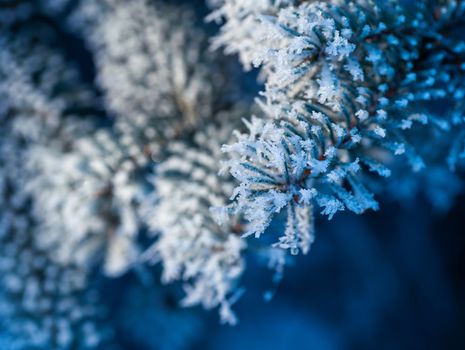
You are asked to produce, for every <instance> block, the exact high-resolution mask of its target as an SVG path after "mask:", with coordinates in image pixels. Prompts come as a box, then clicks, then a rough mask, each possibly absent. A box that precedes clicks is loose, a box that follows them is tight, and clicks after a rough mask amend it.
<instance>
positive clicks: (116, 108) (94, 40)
mask: <svg viewBox="0 0 465 350" xmlns="http://www.w3.org/2000/svg"><path fill="white" fill-rule="evenodd" d="M70 25H71V26H72V27H73V28H76V29H77V30H78V31H82V32H83V33H84V34H85V39H86V43H87V45H88V46H89V48H90V50H91V51H92V52H93V54H94V57H95V62H96V65H97V83H98V85H99V86H100V87H101V89H102V90H103V92H104V101H105V104H106V106H107V107H108V110H109V111H111V112H112V113H113V114H114V115H115V122H116V128H117V129H118V130H119V131H120V132H121V133H122V141H123V142H124V143H126V144H127V145H128V146H129V147H130V148H131V151H133V152H139V153H145V154H146V153H154V152H155V153H158V152H159V151H160V148H161V145H160V143H161V142H162V141H166V140H169V139H171V138H174V137H178V136H179V135H182V133H183V132H185V131H186V130H188V129H195V127H197V126H198V125H200V123H201V122H202V121H203V120H204V119H205V117H206V116H209V115H211V112H212V110H215V109H218V107H219V105H220V104H221V103H224V101H225V100H227V95H228V93H229V92H228V89H229V88H230V85H231V81H232V80H233V79H231V77H227V78H228V80H226V75H225V74H222V70H225V71H226V70H227V67H226V66H225V65H223V64H221V63H220V62H219V60H218V58H219V55H217V54H214V53H212V52H209V50H208V42H207V38H206V35H205V33H204V32H203V31H202V30H200V29H198V28H197V25H196V23H195V20H194V18H193V14H192V13H191V11H189V10H187V9H181V10H180V9H175V8H174V7H169V6H166V5H163V4H160V3H150V2H148V1H145V0H131V1H129V2H128V1H124V0H104V1H83V2H81V4H80V6H79V8H78V9H77V11H76V13H75V14H73V16H72V17H71V20H70Z"/></svg>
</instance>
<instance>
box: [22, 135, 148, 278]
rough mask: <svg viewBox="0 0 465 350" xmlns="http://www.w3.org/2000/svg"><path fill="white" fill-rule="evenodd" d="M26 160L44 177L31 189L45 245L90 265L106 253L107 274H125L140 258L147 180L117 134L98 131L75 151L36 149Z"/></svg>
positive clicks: (69, 259) (78, 143)
mask: <svg viewBox="0 0 465 350" xmlns="http://www.w3.org/2000/svg"><path fill="white" fill-rule="evenodd" d="M27 157H28V158H27V164H28V167H29V168H30V171H31V172H36V173H37V174H39V176H37V177H35V178H33V179H31V180H30V181H29V182H28V183H27V185H26V186H27V189H28V191H29V192H30V193H31V194H32V195H33V196H34V198H35V199H36V203H37V205H35V206H34V212H35V214H36V216H37V217H38V218H41V221H40V222H39V223H40V231H41V233H40V234H39V236H38V240H39V242H40V244H41V245H43V246H45V247H54V248H53V249H54V250H55V254H54V257H55V258H56V259H57V261H60V262H64V263H69V262H74V263H77V264H79V265H87V266H90V265H91V263H95V261H96V259H97V258H98V257H101V256H102V255H103V256H104V261H105V262H104V270H105V272H106V273H107V274H108V275H119V274H121V273H123V272H125V271H126V270H127V269H128V267H129V266H130V265H131V264H132V263H133V262H134V260H135V259H136V256H137V248H136V239H137V237H138V232H139V229H140V224H139V220H138V215H137V206H138V203H139V202H140V200H141V198H142V195H143V190H144V180H143V177H142V176H140V174H137V170H138V164H137V163H136V162H135V161H134V159H132V158H131V157H130V156H129V155H128V154H127V152H126V150H125V148H124V147H122V146H121V145H120V144H119V143H118V141H117V140H115V135H112V134H111V133H109V132H107V131H105V130H102V131H97V132H96V133H95V135H91V136H88V137H83V138H82V139H78V140H75V141H74V145H73V148H72V150H71V152H68V153H66V152H57V151H55V150H53V149H52V150H50V149H46V148H40V147H35V148H33V149H32V150H31V151H30V152H29V153H28V155H27ZM64 193H65V194H66V195H63V194H64ZM102 252H105V253H104V254H102Z"/></svg>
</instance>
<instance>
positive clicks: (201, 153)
mask: <svg viewBox="0 0 465 350" xmlns="http://www.w3.org/2000/svg"><path fill="white" fill-rule="evenodd" d="M229 122H230V124H233V125H234V122H232V123H231V120H229ZM232 130H233V126H232V125H229V124H225V125H224V126H222V127H218V126H214V125H209V126H207V127H206V128H205V130H203V131H199V132H197V133H196V134H195V135H194V136H193V138H192V140H190V141H184V142H173V143H171V144H170V145H169V154H170V156H169V157H168V158H167V159H166V160H165V161H164V162H162V163H160V164H159V165H157V166H156V173H155V176H154V177H153V182H154V187H155V191H156V192H155V195H154V198H152V199H151V200H150V201H148V202H147V203H146V208H145V216H146V219H147V222H148V225H149V228H150V230H151V231H152V232H153V233H154V234H156V235H157V241H156V242H155V244H154V245H153V246H152V247H151V248H150V249H149V250H148V251H147V252H146V253H145V256H146V257H147V258H149V259H150V260H152V261H153V262H158V261H160V262H161V263H162V264H163V280H164V281H165V282H170V281H173V280H183V281H184V282H185V291H186V297H185V298H184V300H183V302H182V303H183V305H186V306H189V305H196V304H202V305H204V306H205V307H206V308H212V307H217V306H220V315H221V319H222V321H223V322H226V323H230V324H234V323H235V322H236V318H235V316H234V314H233V312H232V311H231V309H230V305H231V304H232V303H233V302H234V301H235V298H236V294H235V288H236V286H237V280H238V279H239V277H240V276H241V274H242V272H243V269H244V262H243V257H242V252H243V250H244V249H245V242H244V241H243V240H242V239H241V238H240V222H239V221H238V220H234V219H228V221H227V222H222V225H221V226H220V225H219V224H218V223H217V221H216V220H215V219H216V216H217V215H216V214H218V213H217V212H216V210H215V208H218V207H221V206H224V205H225V204H226V201H227V198H228V196H229V195H230V193H231V192H232V188H233V186H232V183H231V181H228V180H226V179H224V178H219V177H218V176H217V173H218V170H219V167H220V164H219V163H220V161H221V159H222V158H223V155H222V154H221V151H220V150H221V144H222V143H224V142H226V141H227V140H228V139H229V138H230V134H231V131H232ZM154 203H155V207H154V205H153V204H154ZM238 230H239V231H238Z"/></svg>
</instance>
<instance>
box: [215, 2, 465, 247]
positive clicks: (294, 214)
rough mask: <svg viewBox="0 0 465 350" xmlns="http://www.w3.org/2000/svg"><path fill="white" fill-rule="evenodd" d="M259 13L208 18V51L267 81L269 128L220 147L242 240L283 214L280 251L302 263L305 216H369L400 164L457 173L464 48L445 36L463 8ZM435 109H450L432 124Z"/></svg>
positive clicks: (295, 6) (279, 5)
mask: <svg viewBox="0 0 465 350" xmlns="http://www.w3.org/2000/svg"><path fill="white" fill-rule="evenodd" d="M266 3H267V5H268V6H262V7H260V6H259V7H254V6H253V5H252V4H251V3H249V2H248V1H238V0H225V1H223V2H220V3H219V4H218V3H216V6H218V9H217V10H215V11H214V12H213V14H212V16H213V17H215V16H217V17H218V16H219V17H220V18H223V19H224V21H225V23H224V25H223V27H222V29H221V31H220V34H219V36H218V37H217V39H216V41H215V43H216V45H217V46H223V47H225V50H226V52H228V53H229V52H232V53H239V55H240V57H241V59H242V60H243V61H244V62H243V63H244V64H245V65H246V67H250V65H254V66H261V71H262V75H263V76H264V77H265V87H264V91H263V92H262V93H261V95H262V97H263V98H262V99H261V100H259V104H260V106H261V107H262V109H263V111H264V113H265V118H262V120H257V119H255V120H252V122H250V123H249V124H248V127H249V131H248V133H246V134H243V135H240V136H239V139H238V142H237V143H235V144H233V145H229V146H225V147H224V150H225V151H226V152H228V153H229V154H231V155H232V157H233V158H232V160H231V161H230V162H229V163H228V168H229V170H230V173H231V174H232V175H233V176H234V177H235V178H236V179H237V180H238V181H239V185H238V186H237V188H236V191H235V196H234V197H233V204H232V211H233V212H234V213H236V214H243V215H244V218H245V219H246V220H247V221H248V222H249V223H250V226H249V230H248V231H247V232H246V236H247V235H249V234H253V235H255V236H256V237H258V236H260V235H261V234H262V233H264V232H265V230H266V229H267V228H268V226H269V225H270V223H271V221H272V219H273V218H274V217H275V216H276V215H277V214H278V213H280V212H281V211H283V210H284V209H286V211H287V220H286V222H287V223H286V227H285V229H284V233H283V234H282V235H281V237H280V238H279V242H278V243H277V245H278V246H280V247H282V248H288V249H290V251H291V252H293V253H297V252H298V251H299V250H301V251H303V252H306V251H308V247H309V243H310V242H311V241H312V239H313V238H311V237H312V233H313V229H312V228H311V227H312V224H313V220H312V215H311V214H309V213H310V212H311V207H312V206H313V205H317V206H319V207H321V213H322V214H324V215H327V216H328V218H330V219H331V218H332V217H333V215H334V214H335V213H336V212H338V211H340V210H345V209H348V210H350V211H353V212H355V213H358V214H360V213H363V212H364V211H366V210H367V209H374V210H376V209H377V208H378V203H377V201H376V200H375V199H374V191H375V190H376V189H377V186H376V185H373V184H374V183H377V182H378V181H379V180H378V179H376V178H375V177H373V175H374V174H376V175H379V176H381V177H389V176H390V175H391V169H390V167H393V168H394V167H396V166H397V165H396V164H398V163H400V164H409V165H410V168H411V169H410V172H412V170H413V172H414V173H417V172H419V171H421V170H422V169H424V168H425V167H427V166H428V165H429V164H431V165H433V166H437V165H438V164H441V165H440V166H442V167H443V168H444V169H447V167H449V168H454V167H455V164H457V162H459V160H460V159H461V158H463V155H464V154H465V153H464V152H463V149H464V146H463V139H464V135H465V134H464V130H465V128H464V125H465V123H464V121H465V119H464V114H465V110H464V108H463V103H462V102H461V100H462V97H463V91H464V85H463V78H464V75H465V71H464V70H463V62H465V55H464V49H463V48H464V43H463V39H459V38H458V37H455V36H451V35H448V34H447V33H448V31H449V30H450V26H453V25H454V24H456V23H460V21H461V18H462V17H461V16H463V14H465V5H464V4H461V3H458V2H456V1H445V2H444V3H441V4H436V5H434V4H423V3H421V4H418V6H417V9H416V11H414V12H411V11H410V9H407V8H406V7H403V4H402V3H401V2H396V1H393V2H374V1H370V0H347V1H342V0H341V1H339V0H338V1H299V2H295V3H292V4H290V3H286V2H276V3H272V2H266ZM214 5H215V4H214ZM431 6H432V7H433V8H431ZM432 12H434V13H437V16H438V18H436V19H434V18H431V16H430V14H431V13H432ZM244 31H245V32H246V33H244ZM236 33H239V34H238V35H236ZM433 38H434V39H433ZM451 61H457V62H462V64H461V65H460V64H459V65H450V64H449V62H451ZM434 103H443V104H447V105H448V106H450V108H448V110H447V111H446V112H445V113H443V114H442V115H440V116H439V115H437V114H436V113H435V112H434V109H432V108H430V109H429V107H428V106H430V105H431V104H434ZM451 139H456V140H458V141H456V142H455V144H454V145H455V146H453V147H452V151H451V147H450V145H451V142H450V140H451ZM425 140H427V141H425ZM444 143H446V144H447V145H448V146H449V147H448V149H444V147H442V146H441V147H439V146H438V145H440V144H444ZM439 149H441V151H442V153H440V152H438V151H439ZM402 155H403V156H404V157H405V158H404V157H399V156H402ZM452 159H453V160H452ZM445 160H448V161H447V162H446V161H445ZM426 171H427V168H426ZM446 171H447V170H446ZM411 176H412V175H411ZM394 177H395V176H394ZM429 183H430V184H433V183H435V182H434V181H430V182H429ZM436 183H437V184H438V186H439V188H440V187H441V185H440V184H439V182H438V181H436ZM367 185H368V186H367ZM379 187H382V185H380V186H379ZM379 187H378V188H379ZM380 192H382V191H380ZM430 192H433V193H438V192H440V191H430ZM446 192H448V193H447V194H446ZM452 193H454V194H456V193H457V191H448V190H447V191H444V195H447V196H449V195H451V194H452ZM452 195H453V194H452ZM443 201H444V200H443Z"/></svg>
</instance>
